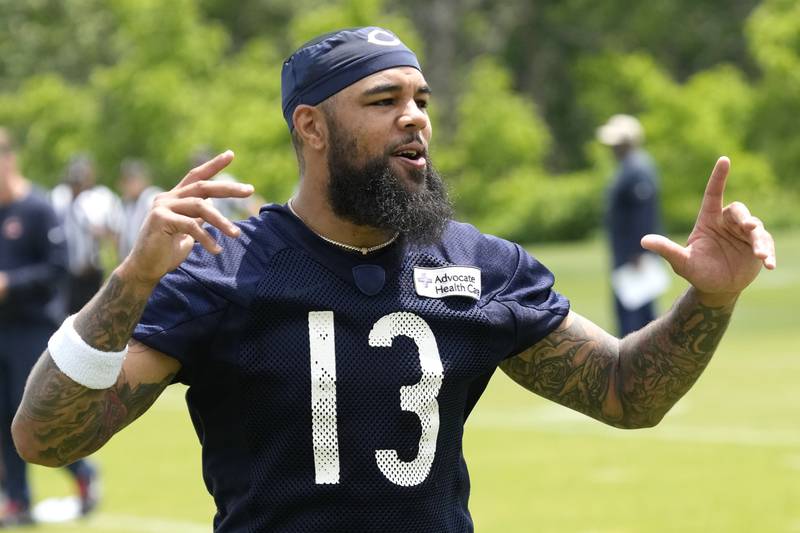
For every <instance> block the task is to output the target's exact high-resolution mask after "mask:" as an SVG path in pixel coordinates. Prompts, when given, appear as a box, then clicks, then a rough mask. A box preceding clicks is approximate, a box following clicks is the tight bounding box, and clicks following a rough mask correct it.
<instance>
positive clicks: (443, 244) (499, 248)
mask: <svg viewBox="0 0 800 533" xmlns="http://www.w3.org/2000/svg"><path fill="white" fill-rule="evenodd" d="M430 249H431V251H432V252H433V253H435V254H436V255H439V256H441V258H442V259H444V261H446V262H447V263H449V264H453V265H463V266H474V267H476V268H478V269H479V270H480V271H481V280H482V284H483V294H484V295H485V296H486V299H487V300H489V299H492V298H493V297H495V296H497V295H500V294H501V293H503V292H504V291H506V290H507V289H508V287H509V286H510V285H511V284H512V282H513V281H514V280H520V279H522V278H524V279H525V280H526V282H527V283H530V284H532V286H537V285H539V281H537V280H542V282H544V284H546V285H551V284H552V274H551V273H550V271H549V270H547V268H545V267H544V266H543V265H542V264H540V263H539V262H538V261H537V260H536V259H535V258H534V257H533V256H532V255H530V254H529V253H528V252H527V251H526V250H525V249H524V248H523V247H522V246H520V245H519V244H517V243H514V242H511V241H508V240H506V239H503V238H500V237H496V236H494V235H490V234H487V233H482V232H481V231H480V230H478V229H477V228H476V227H475V226H473V225H471V224H467V223H463V222H456V221H451V222H449V223H448V225H447V227H446V228H445V231H444V233H443V234H442V238H441V241H440V243H439V244H437V245H436V246H433V247H431V248H430Z"/></svg>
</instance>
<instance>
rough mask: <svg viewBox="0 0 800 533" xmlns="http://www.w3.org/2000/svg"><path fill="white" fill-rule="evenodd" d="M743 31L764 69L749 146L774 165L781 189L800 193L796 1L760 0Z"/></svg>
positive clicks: (799, 8)
mask: <svg viewBox="0 0 800 533" xmlns="http://www.w3.org/2000/svg"><path fill="white" fill-rule="evenodd" d="M747 29H748V35H749V37H750V41H749V42H750V48H751V50H752V53H753V55H754V56H755V58H756V60H757V61H758V64H759V66H760V67H761V70H762V71H763V77H762V79H761V80H760V82H759V84H758V91H757V93H756V95H755V100H756V101H755V112H754V113H753V117H752V121H751V123H750V124H749V125H748V126H749V128H748V131H749V136H748V142H749V143H750V144H751V145H752V146H753V147H754V148H755V149H757V150H759V151H761V152H763V153H764V154H766V155H767V157H768V158H769V159H770V161H772V162H773V163H774V165H775V169H776V171H777V173H778V176H779V179H780V181H781V184H782V185H783V186H785V187H789V188H792V189H794V190H795V191H800V180H798V179H797V178H796V177H795V174H796V172H797V169H798V168H800V123H798V120H797V117H798V116H800V3H798V2H796V1H793V0H765V2H764V3H763V4H762V5H761V6H760V7H759V8H758V10H756V12H755V13H754V14H753V16H752V17H751V19H750V21H749V24H748V28H747Z"/></svg>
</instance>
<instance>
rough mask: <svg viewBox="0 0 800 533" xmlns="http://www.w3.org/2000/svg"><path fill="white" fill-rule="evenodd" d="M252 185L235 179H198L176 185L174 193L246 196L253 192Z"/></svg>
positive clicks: (188, 195) (232, 196)
mask: <svg viewBox="0 0 800 533" xmlns="http://www.w3.org/2000/svg"><path fill="white" fill-rule="evenodd" d="M254 190H255V189H254V188H253V186H252V185H249V184H245V183H238V182H234V181H207V180H203V181H196V182H193V183H189V184H187V185H184V186H181V187H176V188H175V189H173V191H172V192H173V193H174V195H175V196H177V197H178V198H187V197H191V196H194V197H197V198H246V197H248V196H250V195H251V194H253V191H254Z"/></svg>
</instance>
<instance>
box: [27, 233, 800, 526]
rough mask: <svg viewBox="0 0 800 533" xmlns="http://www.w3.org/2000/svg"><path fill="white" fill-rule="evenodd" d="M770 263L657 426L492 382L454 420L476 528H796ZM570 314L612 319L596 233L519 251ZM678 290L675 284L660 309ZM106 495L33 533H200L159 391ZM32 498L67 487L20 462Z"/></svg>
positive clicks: (794, 370) (793, 245) (202, 511)
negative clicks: (549, 281)
mask: <svg viewBox="0 0 800 533" xmlns="http://www.w3.org/2000/svg"><path fill="white" fill-rule="evenodd" d="M776 240H777V242H778V250H779V255H778V261H779V269H778V270H777V271H775V272H764V273H762V275H761V277H760V278H759V280H757V281H756V283H755V284H754V285H753V286H752V287H751V288H750V289H749V290H748V291H747V292H746V293H745V294H744V295H743V296H742V298H741V299H740V301H739V305H738V309H737V312H736V314H735V316H734V319H733V322H732V324H731V326H730V329H729V332H728V335H727V336H726V338H725V339H724V340H723V342H722V345H721V347H720V349H719V350H718V352H717V355H716V356H715V358H714V360H713V361H712V363H711V365H710V367H709V368H708V370H707V371H706V373H705V374H704V375H703V377H702V378H701V379H700V381H699V383H698V384H697V386H696V387H695V388H694V389H692V391H690V392H689V394H688V395H687V396H686V397H685V398H684V400H682V401H681V402H680V403H679V404H678V405H677V406H676V408H675V409H674V410H673V411H672V412H671V413H670V414H668V415H667V417H666V419H665V420H664V421H663V422H662V423H661V424H660V425H659V426H658V427H656V428H653V429H648V430H637V431H624V430H617V429H613V428H606V427H605V426H603V425H602V424H600V423H598V422H595V421H593V420H590V419H588V418H585V417H582V416H581V415H576V414H573V413H572V412H571V411H569V410H567V409H565V408H562V407H559V406H556V405H555V404H552V403H550V402H547V401H546V400H543V399H540V398H537V397H535V396H533V395H532V394H530V393H528V392H526V391H524V390H522V389H521V388H520V387H518V386H517V385H515V384H513V383H512V382H511V381H510V380H508V379H507V378H506V377H505V376H503V375H502V374H501V373H498V374H496V375H495V377H494V378H493V380H492V383H491V384H490V386H489V389H488V390H487V392H486V394H485V395H484V397H483V399H482V400H481V402H480V403H479V404H478V407H477V408H476V409H475V412H474V413H473V414H472V416H471V417H470V420H469V422H468V423H467V430H466V434H465V439H464V440H465V443H464V447H465V456H466V458H467V462H468V465H469V467H470V472H471V476H472V487H473V488H472V497H471V509H472V513H473V517H474V519H475V524H476V530H477V531H479V532H490V533H491V532H503V533H513V532H532V531H536V532H542V533H548V532H558V533H633V532H645V533H662V532H663V533H667V532H682V533H686V532H725V533H735V532H742V533H744V532H748V533H750V532H759V533H760V532H786V533H792V532H797V533H800V423H799V422H800V394H798V387H797V385H796V382H797V378H798V376H800V358H798V357H797V356H796V351H797V349H798V346H800V321H798V315H797V314H795V313H797V311H796V308H797V303H798V301H800V233H796V232H795V233H784V234H780V235H778V236H777V239H776ZM531 251H532V253H533V254H534V255H535V256H537V257H538V258H539V259H540V260H541V261H542V262H543V263H544V264H546V265H547V266H548V267H550V268H551V269H552V270H553V271H554V272H555V273H556V276H557V277H556V286H557V288H558V290H560V291H561V292H563V293H564V294H566V295H567V296H568V297H570V299H571V301H572V305H573V309H575V310H576V311H578V312H579V313H581V314H583V315H584V316H587V317H589V318H591V319H593V320H595V321H596V322H597V323H598V324H600V325H601V326H604V327H606V328H613V325H612V324H613V321H612V316H611V313H610V303H609V289H608V283H607V270H606V265H607V258H606V254H605V250H604V247H603V244H602V243H601V242H589V243H580V244H567V245H547V246H540V245H537V246H533V247H531ZM684 288H685V283H683V282H682V280H679V279H676V280H675V281H674V283H673V286H672V288H671V290H670V293H669V294H668V295H666V296H665V297H664V298H663V299H662V306H661V307H662V309H664V308H666V307H667V306H668V305H669V302H670V301H671V300H673V299H674V298H675V297H676V296H677V295H678V294H680V292H681V291H682V290H683V289H684ZM96 460H97V461H98V462H99V463H100V465H101V467H102V468H103V474H104V488H105V491H104V492H105V498H104V500H103V503H102V507H101V508H100V509H99V511H98V512H97V513H96V514H95V515H94V516H93V517H92V518H91V519H89V520H86V521H82V522H78V523H73V524H63V525H47V526H38V527H37V528H35V529H34V531H37V532H51V531H52V532H77V531H86V532H90V531H107V532H113V531H120V532H122V531H129V532H136V533H143V532H150V531H153V532H166V531H169V532H170V533H182V532H186V533H194V532H195V531H197V532H200V531H209V530H210V521H211V517H212V516H213V512H214V506H213V503H212V501H211V498H210V497H209V496H208V495H207V493H206V492H205V489H204V487H203V484H202V480H201V476H200V450H199V445H198V444H197V439H196V438H195V436H194V433H193V431H192V429H191V425H190V423H189V420H188V416H187V414H186V412H185V407H184V405H183V390H182V389H181V388H180V387H171V388H170V389H168V390H167V392H166V393H165V394H164V395H163V396H162V398H161V399H159V401H158V402H157V403H156V405H155V406H154V407H153V408H152V409H151V410H150V412H148V413H147V414H146V415H145V416H144V417H143V418H142V419H141V420H139V421H137V422H136V423H134V424H133V425H132V426H131V427H130V428H128V429H126V430H125V431H123V432H122V433H121V434H119V435H117V436H116V437H115V438H114V439H113V440H112V441H111V442H110V443H109V444H108V445H107V446H106V447H105V448H103V449H102V450H101V451H100V452H99V453H98V454H96ZM32 478H33V483H34V489H35V493H36V496H37V498H38V499H42V498H45V497H51V496H56V495H65V494H69V493H70V492H71V487H70V484H69V482H68V477H67V475H66V474H65V473H63V472H57V471H53V470H48V469H43V468H38V467H35V468H33V476H32Z"/></svg>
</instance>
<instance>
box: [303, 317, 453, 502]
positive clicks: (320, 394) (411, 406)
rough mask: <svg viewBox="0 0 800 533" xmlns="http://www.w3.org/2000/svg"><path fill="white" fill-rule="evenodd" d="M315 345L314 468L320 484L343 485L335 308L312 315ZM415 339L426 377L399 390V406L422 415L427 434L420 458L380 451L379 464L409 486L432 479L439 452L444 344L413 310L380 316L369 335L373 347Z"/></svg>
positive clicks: (393, 478) (386, 473) (392, 478)
mask: <svg viewBox="0 0 800 533" xmlns="http://www.w3.org/2000/svg"><path fill="white" fill-rule="evenodd" d="M308 333H309V339H310V348H311V425H312V441H313V444H314V471H315V474H316V483H317V484H331V483H339V438H338V434H337V425H338V423H337V414H336V349H335V341H334V328H333V312H332V311H312V312H310V313H309V314H308ZM400 335H404V336H406V337H408V338H410V339H412V340H413V341H414V342H415V343H416V345H417V350H418V351H419V362H420V367H421V369H422V377H421V378H420V380H419V383H417V384H416V385H411V386H403V387H401V388H400V407H401V408H402V409H403V410H404V411H409V412H412V413H414V414H416V415H417V416H418V417H419V421H420V425H421V427H422V436H421V437H420V441H419V452H418V453H417V457H416V458H414V459H413V460H411V461H408V462H406V461H402V460H401V459H400V457H399V456H398V454H397V450H375V460H376V461H377V464H378V468H379V469H380V471H381V472H382V473H383V475H384V476H386V478H387V479H389V481H391V482H392V483H395V484H396V485H402V486H405V487H410V486H413V485H419V484H420V483H422V482H423V481H425V479H426V478H427V477H428V474H429V473H430V471H431V466H432V465H433V459H434V456H435V454H436V438H437V437H438V435H439V404H438V402H437V401H436V397H437V396H438V395H439V390H440V389H441V387H442V380H443V379H444V370H443V369H442V360H441V358H440V357H439V348H438V347H437V346H436V338H435V337H434V336H433V331H431V328H430V326H428V324H427V323H426V322H425V321H424V320H423V319H422V318H420V317H419V316H417V315H415V314H413V313H392V314H390V315H386V316H384V317H381V319H380V320H378V321H377V322H376V323H375V325H374V326H373V327H372V331H370V333H369V345H370V346H373V347H390V346H392V342H393V341H394V339H395V337H398V336H400Z"/></svg>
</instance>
